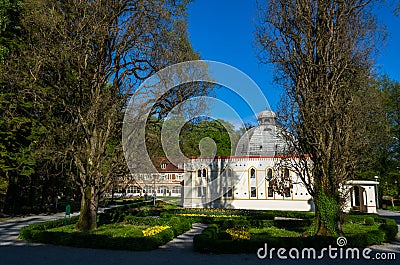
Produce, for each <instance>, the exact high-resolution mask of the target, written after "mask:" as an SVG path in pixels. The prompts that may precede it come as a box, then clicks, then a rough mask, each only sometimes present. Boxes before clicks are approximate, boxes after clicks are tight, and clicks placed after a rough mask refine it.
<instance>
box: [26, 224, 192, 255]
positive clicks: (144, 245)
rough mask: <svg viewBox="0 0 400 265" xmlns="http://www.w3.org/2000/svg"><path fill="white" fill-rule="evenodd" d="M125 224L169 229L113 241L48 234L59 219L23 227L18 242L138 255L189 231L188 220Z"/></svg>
mask: <svg viewBox="0 0 400 265" xmlns="http://www.w3.org/2000/svg"><path fill="white" fill-rule="evenodd" d="M78 219H79V217H78V216H75V217H72V218H71V223H72V224H74V223H76V222H77V221H78ZM125 222H126V223H129V224H133V225H149V226H155V225H168V226H170V227H171V228H169V229H166V230H163V231H162V232H160V233H158V234H156V235H154V236H151V237H144V236H143V237H113V236H111V235H98V234H92V233H90V232H73V233H68V232H60V231H48V229H51V228H56V227H60V226H63V224H64V220H63V219H61V220H56V221H50V222H44V223H39V224H33V225H30V226H27V227H24V228H22V229H21V232H20V234H19V238H21V239H25V240H27V241H29V242H38V243H46V244H54V245H67V246H73V247H86V248H105V249H123V250H138V251H139V250H152V249H156V248H158V247H159V246H161V245H164V244H166V243H167V242H169V241H171V240H172V239H173V238H174V237H176V236H178V235H180V234H182V233H184V232H186V231H187V230H189V229H190V228H191V227H192V223H191V222H190V220H189V219H187V218H180V217H173V218H169V219H165V218H145V217H135V216H127V217H125Z"/></svg>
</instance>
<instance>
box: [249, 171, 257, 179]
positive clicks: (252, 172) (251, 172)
mask: <svg viewBox="0 0 400 265" xmlns="http://www.w3.org/2000/svg"><path fill="white" fill-rule="evenodd" d="M250 178H252V179H254V178H256V170H255V169H254V168H252V169H250Z"/></svg>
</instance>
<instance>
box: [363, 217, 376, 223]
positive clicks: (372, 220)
mask: <svg viewBox="0 0 400 265" xmlns="http://www.w3.org/2000/svg"><path fill="white" fill-rule="evenodd" d="M365 224H366V225H374V224H375V220H374V218H372V217H366V218H365Z"/></svg>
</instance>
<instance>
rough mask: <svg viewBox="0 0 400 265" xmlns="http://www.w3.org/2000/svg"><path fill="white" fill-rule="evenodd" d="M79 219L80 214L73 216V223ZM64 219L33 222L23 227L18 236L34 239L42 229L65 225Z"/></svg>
mask: <svg viewBox="0 0 400 265" xmlns="http://www.w3.org/2000/svg"><path fill="white" fill-rule="evenodd" d="M78 220H79V216H73V217H71V224H75V223H77V222H78ZM64 222H65V220H64V219H58V220H54V221H47V222H42V223H37V224H32V225H28V226H25V227H23V228H21V230H20V232H19V235H18V238H21V239H25V240H28V241H30V240H32V239H33V238H34V237H37V236H38V235H37V234H40V233H42V231H44V230H47V229H51V228H56V227H60V226H63V225H64Z"/></svg>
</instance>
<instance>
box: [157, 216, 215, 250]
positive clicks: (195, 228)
mask: <svg viewBox="0 0 400 265" xmlns="http://www.w3.org/2000/svg"><path fill="white" fill-rule="evenodd" d="M207 226H208V225H206V224H199V223H195V224H193V225H192V229H191V230H189V231H187V232H186V233H184V234H182V235H180V236H178V237H176V238H174V239H173V240H172V241H170V242H168V243H167V244H165V245H163V246H161V247H160V249H164V250H168V251H174V252H176V251H179V252H182V251H184V252H193V238H194V236H195V235H197V234H200V233H201V232H202V231H203V230H204V229H205V228H206V227H207Z"/></svg>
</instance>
